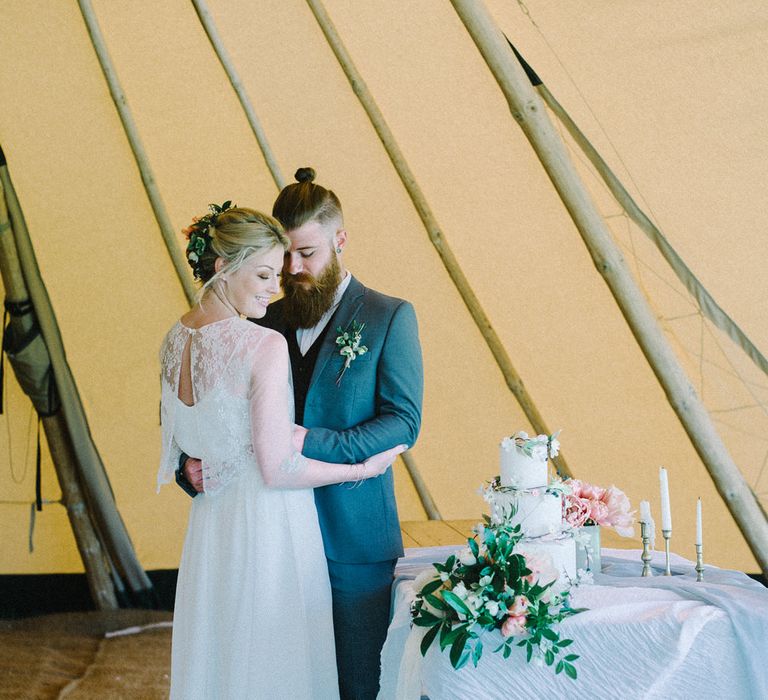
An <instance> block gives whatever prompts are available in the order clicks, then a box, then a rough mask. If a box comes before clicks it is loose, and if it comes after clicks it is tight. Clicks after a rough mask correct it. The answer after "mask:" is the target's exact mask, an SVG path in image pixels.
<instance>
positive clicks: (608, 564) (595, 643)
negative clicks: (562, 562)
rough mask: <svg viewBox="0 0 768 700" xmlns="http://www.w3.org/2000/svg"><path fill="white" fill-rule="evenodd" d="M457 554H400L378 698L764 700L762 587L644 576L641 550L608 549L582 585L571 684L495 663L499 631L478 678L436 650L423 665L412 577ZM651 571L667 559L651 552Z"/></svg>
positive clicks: (568, 623)
mask: <svg viewBox="0 0 768 700" xmlns="http://www.w3.org/2000/svg"><path fill="white" fill-rule="evenodd" d="M457 549H458V548H457V547H455V546H449V547H429V548H423V549H411V550H406V556H405V557H404V558H403V559H401V560H400V562H399V563H398V568H397V570H396V577H397V578H396V581H395V585H394V587H393V618H392V623H391V625H390V628H389V634H388V636H387V641H386V643H385V645H384V649H383V650H382V678H381V693H380V695H379V697H380V698H382V699H383V700H389V699H390V698H398V699H400V700H419V698H420V697H421V695H422V694H423V695H425V696H427V697H429V698H430V700H443V699H453V698H455V699H456V700H459V699H461V700H467V699H470V698H471V699H472V700H483V699H486V698H487V699H489V700H490V699H492V698H505V699H506V698H531V697H536V698H579V699H582V698H588V699H589V700H601V699H602V698H606V699H608V698H612V699H614V698H621V700H630V699H633V698H665V699H668V698H681V699H682V698H686V699H687V698H697V699H699V698H718V699H720V698H728V699H729V700H730V699H732V698H734V699H735V698H750V699H751V698H754V699H755V700H768V589H766V588H765V587H763V586H762V585H760V584H759V583H757V582H755V581H753V580H751V579H750V578H749V577H748V576H746V575H745V574H743V573H741V572H737V571H727V570H724V569H717V568H715V567H707V569H706V571H705V581H704V582H703V583H697V582H696V581H695V571H694V570H693V563H692V562H689V561H687V560H685V559H683V558H681V557H676V556H673V559H672V562H673V566H672V571H673V574H674V575H673V576H672V577H664V576H658V575H657V576H654V577H653V578H641V577H640V571H641V568H642V567H641V563H640V552H639V550H613V549H603V550H602V560H603V573H602V574H598V575H597V576H596V577H595V584H594V585H584V586H580V587H579V588H578V589H576V590H575V592H574V593H573V596H572V604H573V606H574V607H585V608H589V610H587V611H586V612H582V613H579V614H578V615H575V616H573V617H571V618H569V619H567V620H565V621H564V622H562V623H561V625H560V630H561V632H562V635H563V636H564V637H569V638H571V639H573V640H574V643H573V644H572V645H571V646H570V647H569V648H568V651H569V652H570V653H575V654H579V655H580V658H579V659H578V660H577V661H576V662H575V666H576V668H577V670H578V679H577V680H575V681H574V680H571V679H570V678H568V677H566V676H565V674H563V673H561V674H560V675H557V676H555V674H554V669H552V668H549V667H546V666H536V665H534V664H528V663H526V661H525V653H524V650H523V649H520V648H518V647H515V649H514V653H513V654H512V656H511V657H510V658H509V659H504V658H503V657H502V655H501V654H494V653H492V650H493V649H495V648H496V647H497V646H498V645H499V644H500V643H501V641H502V637H501V635H500V633H499V632H498V631H495V632H493V633H486V634H485V636H484V637H483V643H484V646H485V651H484V653H483V657H482V658H481V659H480V662H479V664H478V667H477V668H474V667H472V666H471V664H469V665H467V666H465V667H464V668H462V669H461V670H460V671H455V670H454V669H453V668H452V667H451V665H450V661H449V660H448V654H447V652H445V653H441V652H440V650H439V646H438V645H436V644H434V645H433V646H432V647H431V648H430V650H429V652H428V653H427V656H426V657H424V658H422V656H421V652H420V651H419V644H420V642H421V639H422V637H423V635H424V633H425V632H426V629H425V628H423V627H413V628H411V626H410V604H411V602H412V601H413V598H414V595H415V593H414V590H413V585H412V580H413V578H414V577H415V576H416V575H417V574H418V573H419V572H420V571H422V570H424V569H425V568H427V567H428V566H430V564H431V562H438V561H439V562H442V561H445V559H446V558H447V557H448V556H449V554H451V553H452V552H455V551H456V550H457ZM653 565H654V568H655V573H657V574H658V573H659V572H660V571H661V567H662V565H663V555H662V554H661V553H658V552H657V553H655V555H654V561H653Z"/></svg>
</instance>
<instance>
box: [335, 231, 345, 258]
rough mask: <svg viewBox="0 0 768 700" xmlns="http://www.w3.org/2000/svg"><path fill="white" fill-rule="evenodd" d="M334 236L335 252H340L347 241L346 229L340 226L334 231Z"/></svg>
mask: <svg viewBox="0 0 768 700" xmlns="http://www.w3.org/2000/svg"><path fill="white" fill-rule="evenodd" d="M335 238H336V252H337V253H340V252H341V251H342V249H343V248H344V245H345V244H346V242H347V231H346V229H343V228H340V229H339V230H338V231H336V236H335Z"/></svg>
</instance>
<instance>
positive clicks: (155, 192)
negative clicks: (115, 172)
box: [77, 0, 197, 304]
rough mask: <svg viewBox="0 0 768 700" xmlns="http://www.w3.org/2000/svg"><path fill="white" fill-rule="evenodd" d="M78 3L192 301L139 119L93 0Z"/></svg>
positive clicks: (193, 293)
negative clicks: (130, 105)
mask: <svg viewBox="0 0 768 700" xmlns="http://www.w3.org/2000/svg"><path fill="white" fill-rule="evenodd" d="M77 2H78V4H79V5H80V12H81V13H82V15H83V19H84V20H85V24H86V27H87V28H88V34H89V35H90V37H91V43H92V44H93V49H94V51H95V52H96V56H97V57H98V59H99V64H100V65H101V70H102V72H103V73H104V77H105V78H106V81H107V85H108V86H109V93H110V95H112V100H113V101H114V103H115V107H116V108H117V113H118V115H119V116H120V121H121V122H122V124H123V129H124V130H125V135H126V136H127V137H128V143H129V144H130V146H131V150H132V151H133V157H134V158H135V159H136V165H137V166H138V168H139V174H140V175H141V181H142V182H143V183H144V189H145V190H146V193H147V197H148V198H149V203H150V204H151V206H152V211H153V212H154V214H155V219H156V220H157V223H158V226H159V227H160V233H161V234H162V236H163V241H164V242H165V247H166V248H167V250H168V255H170V257H171V262H172V263H173V267H174V269H175V270H176V276H177V277H178V278H179V282H180V283H181V286H182V289H183V290H184V295H185V296H186V297H187V301H188V302H189V303H190V304H192V302H193V301H194V299H195V297H196V295H197V289H196V288H195V285H194V284H193V282H192V277H191V276H190V273H189V265H188V264H187V261H186V259H185V258H184V255H182V252H181V249H180V247H179V241H180V240H181V237H180V236H179V235H177V233H176V232H175V231H174V230H173V226H172V225H171V220H170V217H169V216H168V212H167V211H166V209H165V204H164V203H163V198H162V197H161V196H160V190H159V189H158V187H157V183H156V182H155V176H154V173H153V172H152V167H151V166H150V164H149V158H148V157H147V153H146V151H145V150H144V144H143V143H142V141H141V138H140V137H139V131H138V129H137V128H136V122H134V120H133V114H132V113H131V110H130V108H129V107H128V100H127V99H126V97H125V93H124V92H123V88H122V87H121V86H120V81H119V80H118V78H117V72H116V71H115V67H114V65H113V64H112V59H111V58H110V57H109V52H108V51H107V46H106V44H105V43H104V36H103V35H102V33H101V28H100V27H99V22H98V20H97V19H96V15H95V14H94V11H93V5H92V4H91V0H77Z"/></svg>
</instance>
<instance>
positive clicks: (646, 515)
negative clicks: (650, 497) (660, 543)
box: [640, 501, 656, 549]
mask: <svg viewBox="0 0 768 700" xmlns="http://www.w3.org/2000/svg"><path fill="white" fill-rule="evenodd" d="M640 520H641V521H642V522H644V523H645V531H646V533H647V534H648V540H649V544H650V545H651V549H654V548H655V547H656V523H654V522H653V517H652V516H651V504H650V503H648V501H640Z"/></svg>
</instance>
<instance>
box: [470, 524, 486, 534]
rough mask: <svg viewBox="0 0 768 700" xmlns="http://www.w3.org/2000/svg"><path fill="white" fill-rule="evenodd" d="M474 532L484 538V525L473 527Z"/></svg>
mask: <svg viewBox="0 0 768 700" xmlns="http://www.w3.org/2000/svg"><path fill="white" fill-rule="evenodd" d="M472 532H474V533H475V534H476V535H479V536H480V537H482V536H483V535H484V534H485V525H484V524H483V523H477V525H473V526H472Z"/></svg>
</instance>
